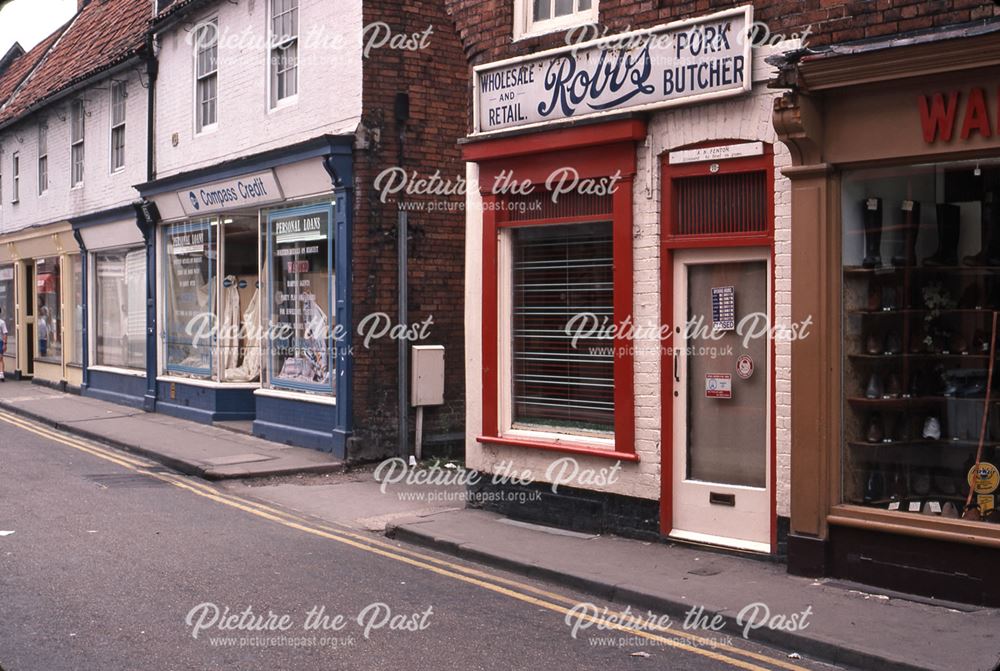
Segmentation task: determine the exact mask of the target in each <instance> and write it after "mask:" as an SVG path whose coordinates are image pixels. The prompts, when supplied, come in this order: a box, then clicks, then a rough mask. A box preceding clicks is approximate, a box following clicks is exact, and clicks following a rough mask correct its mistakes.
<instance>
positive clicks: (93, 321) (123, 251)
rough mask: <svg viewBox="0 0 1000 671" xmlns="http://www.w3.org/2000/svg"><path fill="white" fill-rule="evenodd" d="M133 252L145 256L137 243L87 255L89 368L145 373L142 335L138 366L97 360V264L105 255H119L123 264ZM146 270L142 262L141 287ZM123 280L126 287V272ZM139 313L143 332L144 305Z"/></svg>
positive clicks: (143, 250) (141, 247) (98, 301)
mask: <svg viewBox="0 0 1000 671" xmlns="http://www.w3.org/2000/svg"><path fill="white" fill-rule="evenodd" d="M135 252H141V253H142V254H143V256H145V247H144V246H143V245H142V244H139V245H124V246H121V247H111V248H107V249H100V250H97V251H94V252H91V253H90V255H89V256H90V259H89V262H90V265H89V272H90V277H92V278H93V281H92V282H90V287H89V289H90V296H88V299H89V300H90V305H91V306H92V309H91V310H90V329H89V331H90V335H89V338H88V339H87V340H88V341H89V342H87V343H85V344H84V346H85V347H86V348H87V351H88V355H89V356H88V359H89V361H90V367H91V368H94V367H96V368H101V369H111V370H121V371H128V372H129V373H143V374H145V372H146V363H147V362H146V348H145V336H143V337H142V338H141V339H140V342H142V343H143V347H142V348H141V356H142V364H141V365H140V366H130V365H128V362H127V361H126V363H124V364H120V365H115V364H108V363H101V362H100V361H99V359H98V352H99V339H100V336H101V331H100V323H101V319H100V317H101V309H100V305H101V299H100V292H101V280H100V274H99V273H98V266H99V264H100V261H101V259H102V257H103V258H107V257H111V256H121V257H122V263H123V264H124V263H126V258H127V256H128V255H129V254H130V253H135ZM147 270H148V268H146V267H145V264H144V267H143V287H145V286H146V282H148V277H147V276H146V271H147ZM123 271H124V268H123ZM124 281H125V283H126V287H127V284H128V275H127V274H126V275H125V276H124ZM140 313H141V316H142V322H143V331H144V332H145V325H146V312H145V307H143V309H142V310H141V311H140ZM125 357H126V359H127V358H128V353H127V352H126V354H125Z"/></svg>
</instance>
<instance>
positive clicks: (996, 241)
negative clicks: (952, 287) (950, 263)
mask: <svg viewBox="0 0 1000 671" xmlns="http://www.w3.org/2000/svg"><path fill="white" fill-rule="evenodd" d="M998 205H1000V203H997V201H996V193H995V192H994V191H987V192H986V194H985V195H984V196H983V209H982V218H981V219H980V224H979V230H980V239H981V240H982V245H983V246H982V249H980V250H979V253H978V254H973V255H971V256H966V257H965V258H964V259H962V261H963V262H964V263H965V265H967V266H995V265H1000V230H997V229H998V228H1000V207H998Z"/></svg>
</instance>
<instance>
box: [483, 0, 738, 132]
mask: <svg viewBox="0 0 1000 671" xmlns="http://www.w3.org/2000/svg"><path fill="white" fill-rule="evenodd" d="M752 25H753V7H751V6H746V7H738V8H736V9H730V10H726V11H724V12H718V13H716V14H711V15H708V16H703V17H699V18H696V19H688V20H685V21H677V22H674V23H669V24H666V25H662V26H658V27H656V28H650V29H646V30H639V31H633V32H630V33H623V34H620V35H614V36H610V37H602V38H599V39H596V40H592V41H590V42H585V43H582V44H573V45H571V46H566V47H560V48H558V49H552V50H550V51H544V52H541V53H538V54H534V55H532V56H527V57H518V58H514V59H509V60H505V61H500V62H497V63H488V64H486V65H481V66H478V67H477V68H475V71H474V75H473V85H474V87H475V92H474V94H473V101H474V105H475V124H476V126H475V132H476V133H477V134H479V133H491V132H494V131H499V130H504V129H507V128H515V127H525V126H534V125H539V124H544V123H548V122H552V121H560V120H565V119H580V118H586V117H593V116H597V115H601V114H610V113H614V112H621V111H625V110H642V109H653V108H659V107H671V106H674V105H682V104H689V103H693V102H699V101H704V100H709V99H713V98H725V97H729V96H734V95H739V94H741V93H744V92H746V91H749V90H750V86H751V84H752V81H751V80H752V76H751V64H752V61H751V51H750V49H751V40H750V39H749V37H748V34H749V32H750V29H751V27H752Z"/></svg>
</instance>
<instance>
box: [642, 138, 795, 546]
mask: <svg viewBox="0 0 1000 671" xmlns="http://www.w3.org/2000/svg"><path fill="white" fill-rule="evenodd" d="M756 141H757V140H740V139H730V140H713V141H710V142H700V143H697V144H690V145H685V146H683V147H676V148H674V149H671V150H670V151H679V150H683V149H700V148H704V147H719V146H725V145H731V144H741V143H744V142H756ZM763 148H764V151H763V154H762V155H760V156H750V157H742V158H732V159H725V160H719V161H702V162H697V163H683V164H676V165H671V164H670V162H669V158H670V152H664V154H663V155H662V156H661V158H660V177H661V182H660V184H661V195H660V197H661V202H660V231H661V236H660V295H661V297H662V300H661V301H660V323H661V324H670V323H671V322H672V321H673V313H674V303H675V300H674V263H675V252H677V251H679V250H682V249H722V248H734V247H766V248H767V249H768V253H769V257H770V261H771V278H770V279H771V321H772V324H773V322H774V319H775V312H774V310H775V301H774V295H775V284H774V282H775V272H774V266H775V264H774V148H773V146H772V145H770V144H769V143H766V142H765V143H763ZM713 165H714V166H717V168H716V169H715V171H714V172H713V169H712V166H713ZM748 172H764V173H765V174H766V178H765V189H766V191H767V201H766V202H767V216H766V221H767V228H766V230H765V231H763V232H754V233H741V234H717V235H679V234H677V233H676V231H677V203H676V202H675V199H674V195H673V191H674V181H675V180H678V179H682V178H685V177H706V176H714V175H730V174H738V173H748ZM774 357H775V343H774V339H773V338H772V340H771V348H770V354H769V358H770V366H769V370H768V375H769V376H770V383H771V398H770V399H769V401H770V405H771V430H770V436H768V444H769V445H768V446H769V450H770V464H771V467H770V473H769V474H768V475H769V479H770V483H771V504H770V518H771V519H770V526H771V551H772V552H774V549H775V548H776V547H777V542H778V503H777V489H778V481H777V435H778V434H777V426H776V424H777V403H776V402H775V401H776V398H777V390H776V388H775V384H776V375H775V370H776V366H775V360H774ZM670 370H671V357H670V356H669V355H668V352H667V348H666V347H662V348H661V350H660V399H661V404H660V405H661V408H660V410H661V420H660V426H661V432H660V436H661V440H660V533H662V534H663V535H667V534H669V533H670V531H671V530H672V529H673V481H674V467H673V447H674V441H673V436H674V413H673V410H674V403H673V399H674V396H673V376H672V375H669V374H668V372H669V371H670Z"/></svg>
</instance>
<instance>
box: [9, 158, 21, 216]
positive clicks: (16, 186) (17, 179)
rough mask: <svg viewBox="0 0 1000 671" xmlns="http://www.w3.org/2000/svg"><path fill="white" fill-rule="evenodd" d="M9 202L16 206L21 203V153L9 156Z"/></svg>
mask: <svg viewBox="0 0 1000 671" xmlns="http://www.w3.org/2000/svg"><path fill="white" fill-rule="evenodd" d="M10 173H11V175H10V179H11V188H10V202H11V203H14V204H17V203H19V202H20V201H21V152H19V151H15V152H14V153H12V154H11V155H10Z"/></svg>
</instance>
